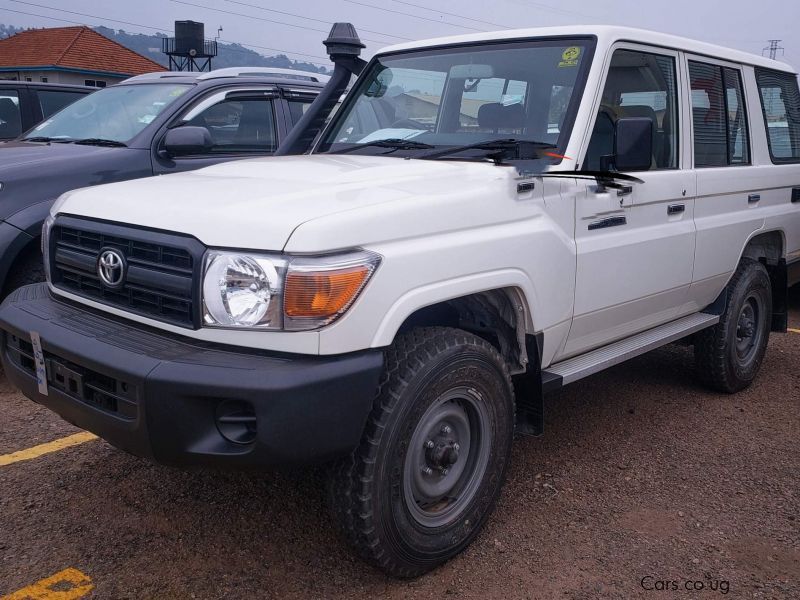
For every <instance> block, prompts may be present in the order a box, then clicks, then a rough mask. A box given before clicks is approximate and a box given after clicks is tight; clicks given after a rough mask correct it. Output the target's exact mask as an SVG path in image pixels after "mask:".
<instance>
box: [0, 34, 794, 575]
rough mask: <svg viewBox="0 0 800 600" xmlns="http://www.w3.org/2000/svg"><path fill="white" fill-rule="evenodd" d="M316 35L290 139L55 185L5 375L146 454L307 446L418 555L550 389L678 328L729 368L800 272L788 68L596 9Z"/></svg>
mask: <svg viewBox="0 0 800 600" xmlns="http://www.w3.org/2000/svg"><path fill="white" fill-rule="evenodd" d="M326 45H327V46H328V49H329V52H330V54H331V56H332V59H333V60H334V62H335V64H336V70H335V71H334V76H333V78H332V80H331V82H330V83H329V84H328V87H327V88H326V89H325V90H324V91H323V93H322V94H321V95H320V97H319V98H318V99H317V101H316V102H315V103H314V105H312V107H311V108H310V109H309V110H308V112H307V113H306V115H305V116H304V117H303V119H302V120H301V121H300V124H299V125H298V129H296V131H295V132H293V134H292V137H291V139H290V140H288V141H287V142H286V143H285V144H284V146H282V148H281V150H279V152H278V154H296V153H304V152H307V151H308V152H307V153H306V154H304V155H298V156H283V157H277V158H268V159H254V160H244V161H241V162H233V163H226V164H221V165H217V166H214V167H210V168H207V169H203V170H200V171H195V172H191V173H185V174H178V175H169V176H165V177H157V178H151V179H145V180H138V181H132V182H127V183H119V184H112V185H105V186H98V187H93V188H87V189H82V190H78V191H74V192H70V193H67V194H65V195H64V196H62V197H61V199H60V200H59V201H58V202H57V203H56V205H55V206H54V207H53V209H52V213H51V216H50V218H49V220H48V221H47V223H46V225H45V230H44V232H43V248H44V252H45V261H46V265H47V269H48V283H47V284H46V285H45V284H42V285H38V286H29V287H25V288H21V289H19V290H18V291H17V292H16V293H14V294H12V295H11V296H10V297H9V298H8V300H7V301H6V302H5V303H4V304H3V306H2V309H0V327H2V329H3V332H4V333H3V351H2V361H3V367H4V368H5V372H6V374H7V376H8V378H9V379H10V380H11V381H12V382H13V383H14V384H15V385H17V386H18V387H19V388H20V389H21V390H22V391H23V392H24V393H25V394H26V395H27V396H28V397H30V398H32V399H33V400H35V401H36V402H39V403H41V404H43V405H45V406H47V407H49V408H51V409H52V410H54V411H56V412H57V413H58V414H60V415H61V416H63V417H64V418H65V419H66V420H68V421H70V422H72V423H75V424H76V425H78V426H79V427H83V428H85V429H88V430H90V431H94V432H96V433H97V434H99V435H100V436H102V437H103V438H105V439H107V440H108V441H110V442H111V443H112V444H114V445H116V446H118V447H120V448H123V449H125V450H128V451H130V452H132V453H134V454H137V455H140V456H146V457H149V458H152V459H153V460H156V461H159V462H163V463H169V464H178V465H215V466H220V467H234V466H251V467H252V466H261V465H265V464H297V463H311V462H324V461H332V462H333V464H334V465H335V466H333V467H332V468H331V486H330V498H331V504H332V508H333V512H334V514H335V515H336V517H337V519H338V522H339V523H340V525H341V527H342V529H343V530H344V531H345V533H346V535H347V537H348V538H349V539H350V541H351V542H352V544H353V545H354V546H355V548H356V549H357V550H358V551H359V553H360V554H361V555H362V556H363V557H365V558H366V559H367V560H369V561H371V562H372V563H374V564H376V565H378V566H380V567H381V568H383V569H384V570H385V571H387V572H389V573H391V574H393V575H397V576H414V575H418V574H420V573H423V572H425V571H426V570H429V569H431V568H433V567H435V566H436V565H438V564H440V563H442V562H443V561H445V560H447V559H448V558H450V557H452V556H453V555H455V554H456V553H458V552H459V551H460V550H462V549H463V548H464V547H465V546H466V545H467V544H469V542H470V541H471V540H472V539H474V538H475V536H476V535H477V533H478V532H479V530H480V529H481V527H482V525H483V524H484V523H485V521H486V519H487V518H488V516H489V514H490V512H491V508H492V506H493V505H494V503H495V500H496V499H497V496H498V494H499V492H500V488H501V486H502V483H503V478H504V475H505V472H506V468H507V465H508V461H509V456H510V450H511V441H512V436H513V433H514V431H515V427H516V430H517V431H519V432H521V433H527V434H537V433H540V432H541V428H542V414H541V413H542V396H543V395H544V394H546V393H548V392H551V391H553V390H557V389H558V388H559V387H560V386H562V385H565V384H568V383H571V382H573V381H576V380H578V379H580V378H582V377H585V376H588V375H591V374H593V373H596V372H597V371H599V370H601V369H604V368H606V367H609V366H611V365H614V364H617V363H619V362H620V361H623V360H625V359H627V358H630V357H633V356H636V355H638V354H641V353H643V352H646V351H648V350H650V349H652V348H656V347H657V346H660V345H664V344H667V343H670V342H673V341H676V340H679V339H685V338H688V339H689V340H690V341H691V342H692V343H693V345H694V352H695V356H696V359H697V373H698V376H699V378H700V379H701V380H702V381H703V382H704V383H706V384H707V385H710V386H711V387H713V388H715V389H717V390H720V391H723V392H736V391H737V390H741V389H742V388H744V387H746V386H747V385H749V384H750V383H751V382H752V381H753V379H754V378H755V377H756V375H757V372H758V370H759V366H760V365H761V362H762V360H763V357H764V352H765V350H766V347H767V340H768V337H769V334H770V331H782V330H785V328H786V323H787V315H786V312H787V308H786V302H787V300H786V299H787V289H788V286H789V285H790V284H791V283H793V282H796V281H797V280H798V278H799V277H800V272H799V270H800V92H798V85H797V78H796V75H795V74H794V73H793V72H792V71H791V70H790V68H789V67H787V66H786V65H783V64H780V63H777V62H774V61H769V60H766V59H764V58H761V57H759V56H751V55H747V54H742V53H740V52H736V51H732V50H726V49H723V48H718V47H715V46H710V45H706V44H703V43H698V42H693V41H688V40H684V39H680V38H676V37H670V36H667V35H662V34H657V33H652V32H645V31H637V30H630V29H618V28H610V27H591V28H589V27H571V28H559V29H541V30H519V31H506V32H501V33H491V34H488V33H487V34H477V35H468V36H462V37H454V38H447V39H437V40H432V41H426V42H415V43H409V44H403V45H400V46H394V47H391V48H388V49H386V50H383V51H381V52H379V53H378V54H377V55H376V56H375V57H374V58H373V59H372V60H371V61H370V62H369V63H368V64H365V63H364V61H362V60H361V59H359V58H358V52H359V51H360V50H359V47H360V46H361V45H360V43H359V42H358V39H357V37H355V32H354V30H352V29H348V28H347V27H345V26H342V25H341V24H339V25H337V26H335V27H334V30H333V32H332V35H331V37H330V38H329V39H328V40H326ZM351 72H361V74H360V76H359V78H358V80H357V81H356V83H355V84H354V87H353V89H352V91H351V93H349V94H348V96H347V98H346V99H345V101H344V104H343V106H342V107H341V108H340V109H339V111H338V112H337V113H336V115H335V116H334V117H333V119H332V120H331V122H330V123H329V124H328V125H327V126H326V127H325V128H324V130H323V131H322V132H321V133H320V129H321V127H322V124H324V122H325V118H326V116H327V114H328V112H329V111H330V109H331V108H332V106H333V104H335V102H336V101H337V100H338V98H339V95H340V94H341V92H342V91H343V90H344V88H345V86H346V85H347V84H348V81H349V79H350V75H351ZM687 376H689V374H688V373H687Z"/></svg>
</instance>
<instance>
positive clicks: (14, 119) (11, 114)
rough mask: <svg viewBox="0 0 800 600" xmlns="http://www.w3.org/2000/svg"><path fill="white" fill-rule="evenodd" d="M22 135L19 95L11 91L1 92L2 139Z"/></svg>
mask: <svg viewBox="0 0 800 600" xmlns="http://www.w3.org/2000/svg"><path fill="white" fill-rule="evenodd" d="M20 133H22V118H21V116H20V111H19V95H18V94H17V92H12V91H10V90H5V91H3V90H0V139H10V138H15V137H17V136H18V135H19V134H20Z"/></svg>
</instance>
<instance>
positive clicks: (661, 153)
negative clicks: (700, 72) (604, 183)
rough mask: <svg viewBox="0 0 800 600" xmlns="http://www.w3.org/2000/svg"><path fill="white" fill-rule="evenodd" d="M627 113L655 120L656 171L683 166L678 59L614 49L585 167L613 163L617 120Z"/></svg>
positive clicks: (608, 165) (596, 168)
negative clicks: (680, 145)
mask: <svg viewBox="0 0 800 600" xmlns="http://www.w3.org/2000/svg"><path fill="white" fill-rule="evenodd" d="M627 117H638V118H647V119H650V120H651V121H652V122H653V156H652V162H651V167H650V170H664V169H677V168H678V88H677V78H676V68H675V59H674V58H672V57H669V56H662V55H659V54H651V53H649V52H638V51H634V50H617V51H616V52H614V56H613V57H612V59H611V66H610V68H609V71H608V78H607V79H606V85H605V88H604V89H603V97H602V100H601V102H600V110H599V112H598V115H597V121H596V123H595V127H594V130H593V132H592V137H591V140H590V142H589V150H588V152H587V156H586V165H585V166H584V169H586V170H607V169H609V168H612V166H613V154H614V133H615V127H616V122H617V121H618V120H619V119H622V118H627Z"/></svg>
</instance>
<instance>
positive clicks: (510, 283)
mask: <svg viewBox="0 0 800 600" xmlns="http://www.w3.org/2000/svg"><path fill="white" fill-rule="evenodd" d="M512 273H513V274H514V276H513V277H511V276H509V275H511V274H512ZM494 275H495V277H481V278H480V280H474V279H473V278H463V279H460V280H457V281H453V282H447V283H446V284H445V285H441V284H437V285H436V286H429V287H426V288H420V289H417V290H413V291H412V292H409V293H408V294H406V295H404V296H403V297H402V298H401V299H400V300H398V302H396V303H395V304H394V305H393V306H392V308H391V309H390V310H389V311H387V314H386V316H385V318H384V320H383V322H382V323H381V326H380V327H379V329H378V332H377V333H376V336H375V340H374V342H373V346H374V347H375V346H377V347H381V346H388V345H390V344H391V343H392V342H393V341H394V339H395V337H396V336H397V335H398V334H400V333H403V332H405V331H407V330H409V329H411V328H413V327H423V326H424V327H430V326H443V327H456V328H459V329H464V330H466V331H470V332H472V333H474V334H476V335H478V336H479V337H482V338H484V339H486V340H487V341H489V342H490V343H491V344H492V345H494V346H495V347H496V348H497V349H498V350H499V351H500V353H501V354H502V356H503V358H504V359H505V360H506V363H507V364H508V367H509V369H510V371H511V373H512V374H518V373H523V372H525V371H526V370H527V365H528V352H527V350H526V336H527V335H529V334H533V332H534V322H533V314H534V312H535V310H534V307H533V306H532V302H531V298H532V297H534V298H535V292H534V291H533V287H532V285H530V282H526V281H524V280H522V277H523V276H522V274H521V273H519V272H516V271H512V272H507V273H506V274H505V276H500V277H499V278H498V277H496V275H497V274H494Z"/></svg>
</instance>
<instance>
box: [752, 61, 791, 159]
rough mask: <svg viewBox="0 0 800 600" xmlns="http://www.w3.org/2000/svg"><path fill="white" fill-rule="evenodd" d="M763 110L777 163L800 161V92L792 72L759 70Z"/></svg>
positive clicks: (770, 147)
mask: <svg viewBox="0 0 800 600" xmlns="http://www.w3.org/2000/svg"><path fill="white" fill-rule="evenodd" d="M756 80H757V81H758V88H759V91H760V92H761V93H760V95H761V108H762V110H763V113H764V121H765V123H766V127H767V134H768V135H767V138H768V140H769V152H770V155H771V156H772V162H774V163H788V162H800V91H798V87H797V77H796V76H795V75H791V74H789V73H780V72H777V71H769V70H767V69H756Z"/></svg>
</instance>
